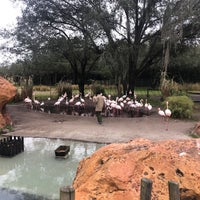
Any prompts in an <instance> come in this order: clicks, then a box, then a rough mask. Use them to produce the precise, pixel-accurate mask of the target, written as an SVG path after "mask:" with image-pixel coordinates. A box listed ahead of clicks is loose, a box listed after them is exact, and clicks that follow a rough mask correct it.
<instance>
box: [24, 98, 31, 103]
mask: <svg viewBox="0 0 200 200" xmlns="http://www.w3.org/2000/svg"><path fill="white" fill-rule="evenodd" d="M24 102H25V103H32V100H31V99H30V98H29V97H26V98H25V99H24Z"/></svg>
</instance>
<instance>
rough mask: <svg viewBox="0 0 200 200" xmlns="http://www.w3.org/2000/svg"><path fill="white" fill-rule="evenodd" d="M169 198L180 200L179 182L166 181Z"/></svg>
mask: <svg viewBox="0 0 200 200" xmlns="http://www.w3.org/2000/svg"><path fill="white" fill-rule="evenodd" d="M168 188H169V200H180V191H179V184H178V183H176V182H174V181H168Z"/></svg>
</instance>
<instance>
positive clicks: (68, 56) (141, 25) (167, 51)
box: [1, 0, 200, 94]
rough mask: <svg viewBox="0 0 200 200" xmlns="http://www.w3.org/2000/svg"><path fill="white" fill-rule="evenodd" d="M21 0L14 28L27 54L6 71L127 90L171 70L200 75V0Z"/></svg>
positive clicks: (186, 76) (178, 77) (175, 74)
mask: <svg viewBox="0 0 200 200" xmlns="http://www.w3.org/2000/svg"><path fill="white" fill-rule="evenodd" d="M20 1H22V2H23V4H24V5H25V8H24V10H23V15H22V17H21V18H19V19H18V24H17V27H16V29H15V30H14V31H13V32H12V33H10V34H11V35H12V37H13V38H15V41H17V43H16V44H15V47H13V49H12V51H14V52H16V53H17V54H20V55H21V56H22V57H23V59H22V60H20V61H18V62H17V63H14V64H12V65H11V66H10V67H9V69H6V67H5V68H1V71H4V72H5V71H6V73H11V74H15V77H20V76H23V77H27V79H28V77H30V76H31V77H33V80H34V83H35V84H37V83H40V84H54V83H56V82H58V81H61V80H68V81H70V82H72V83H73V84H78V85H79V90H80V92H81V93H82V94H84V85H85V84H86V83H90V82H91V81H92V80H110V83H113V84H115V85H116V86H117V87H118V93H119V94H120V93H128V92H129V91H131V92H132V93H134V89H135V86H138V85H140V84H142V85H148V86H158V85H159V84H160V80H161V81H162V80H165V79H168V78H170V79H172V78H173V79H174V80H175V81H178V82H186V81H189V82H199V77H200V76H199V75H200V59H199V54H200V50H199V28H200V27H199V26H200V25H199V23H198V19H199V13H200V12H199V11H200V9H199V7H200V2H199V0H190V1H188V0H181V1H178V0H171V1H165V0H161V1H160V0H102V1H99V0H79V1H65V0H62V1H58V0H48V1H43V0H20ZM142 80H143V81H142ZM121 85H123V91H121V87H120V86H121Z"/></svg>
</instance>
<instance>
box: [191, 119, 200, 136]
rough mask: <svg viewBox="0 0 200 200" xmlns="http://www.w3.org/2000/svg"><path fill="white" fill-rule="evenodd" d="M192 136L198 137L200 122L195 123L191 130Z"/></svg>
mask: <svg viewBox="0 0 200 200" xmlns="http://www.w3.org/2000/svg"><path fill="white" fill-rule="evenodd" d="M192 134H194V135H197V136H198V137H200V122H197V124H196V125H195V127H194V129H193V130H192Z"/></svg>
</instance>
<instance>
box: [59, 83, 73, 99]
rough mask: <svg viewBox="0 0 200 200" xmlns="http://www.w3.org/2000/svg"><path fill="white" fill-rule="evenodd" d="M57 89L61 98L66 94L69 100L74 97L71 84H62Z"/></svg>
mask: <svg viewBox="0 0 200 200" xmlns="http://www.w3.org/2000/svg"><path fill="white" fill-rule="evenodd" d="M56 89H57V92H58V96H61V95H63V94H64V93H65V92H66V93H67V96H68V98H71V97H72V84H71V83H66V82H60V83H58V85H57V87H56Z"/></svg>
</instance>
